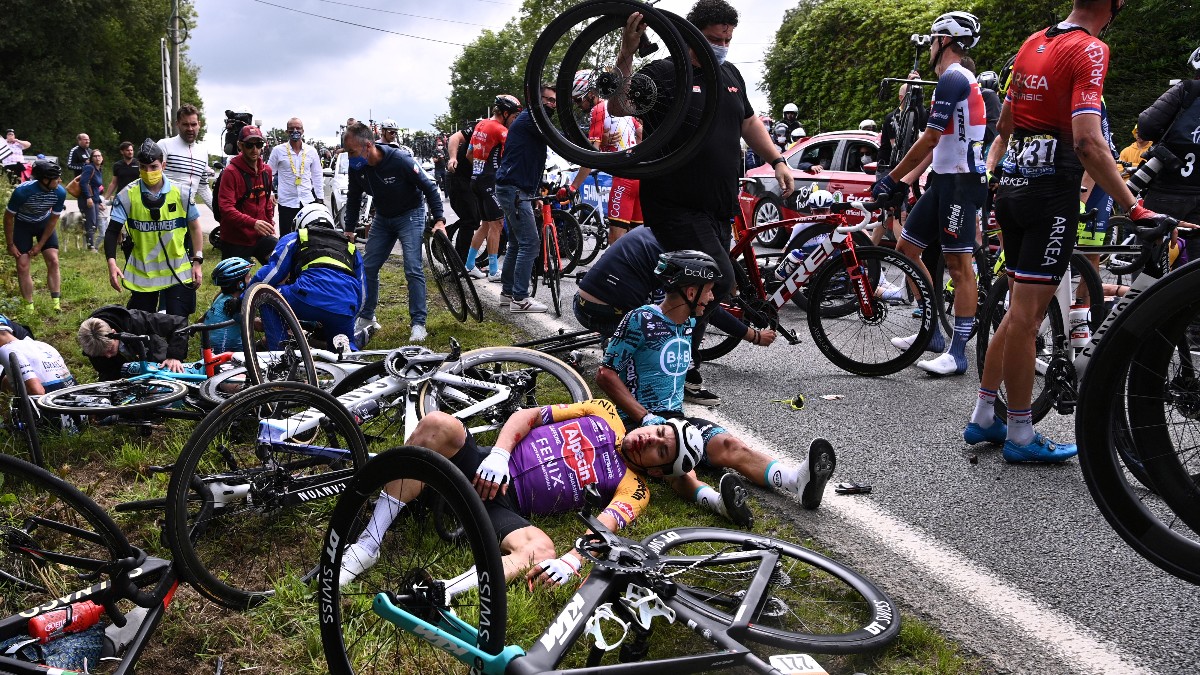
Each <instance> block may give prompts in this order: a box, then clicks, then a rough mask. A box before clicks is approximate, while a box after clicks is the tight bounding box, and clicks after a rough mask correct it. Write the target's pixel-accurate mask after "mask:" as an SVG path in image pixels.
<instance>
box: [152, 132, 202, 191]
mask: <svg viewBox="0 0 1200 675" xmlns="http://www.w3.org/2000/svg"><path fill="white" fill-rule="evenodd" d="M158 147H160V148H162V151H163V154H164V155H166V162H165V163H164V164H163V173H164V174H166V176H167V178H169V179H171V180H172V181H173V182H174V183H175V184H176V185H178V186H179V191H180V192H181V193H182V195H183V201H184V203H188V204H194V203H195V202H197V201H201V202H204V203H205V204H208V205H209V207H211V206H212V188H210V187H209V185H208V179H209V177H210V176H211V175H212V171H211V170H209V168H208V153H207V152H205V151H204V150H202V149H200V148H199V147H198V146H197V145H196V144H195V143H193V144H192V145H188V144H187V143H185V142H184V140H183V138H181V137H179V136H172V137H170V138H164V139H162V140H161V141H159V142H158Z"/></svg>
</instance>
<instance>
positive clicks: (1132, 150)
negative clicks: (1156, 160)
mask: <svg viewBox="0 0 1200 675" xmlns="http://www.w3.org/2000/svg"><path fill="white" fill-rule="evenodd" d="M1152 145H1154V143H1152V142H1151V141H1150V140H1149V139H1147V138H1144V137H1143V136H1142V135H1141V134H1140V133H1138V126H1137V125H1136V124H1135V125H1133V142H1132V143H1130V144H1129V145H1128V146H1126V147H1125V149H1124V150H1122V151H1121V157H1120V159H1119V160H1118V161H1121V162H1128V163H1129V164H1130V165H1131V166H1130V167H1129V168H1125V165H1123V164H1122V165H1120V167H1121V178H1129V174H1131V173H1133V172H1134V171H1136V170H1137V168H1138V165H1139V164H1141V163H1142V153H1143V152H1146V151H1147V150H1149V149H1150V146H1152Z"/></svg>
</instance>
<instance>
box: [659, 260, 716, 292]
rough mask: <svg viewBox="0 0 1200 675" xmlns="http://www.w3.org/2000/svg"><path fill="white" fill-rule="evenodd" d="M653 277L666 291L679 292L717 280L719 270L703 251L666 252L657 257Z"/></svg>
mask: <svg viewBox="0 0 1200 675" xmlns="http://www.w3.org/2000/svg"><path fill="white" fill-rule="evenodd" d="M654 276H656V277H658V280H659V281H661V282H662V283H663V286H664V287H666V288H667V290H680V289H684V288H688V287H690V286H703V285H705V284H710V283H713V282H715V281H717V280H719V279H720V278H721V268H720V267H718V266H717V261H715V260H713V259H712V256H710V255H709V254H707V253H705V252H704V251H668V252H666V253H663V254H661V255H659V256H658V267H656V268H654Z"/></svg>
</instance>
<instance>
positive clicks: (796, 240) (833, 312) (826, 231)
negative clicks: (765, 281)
mask: <svg viewBox="0 0 1200 675" xmlns="http://www.w3.org/2000/svg"><path fill="white" fill-rule="evenodd" d="M836 228H837V226H836V225H833V224H831V223H813V224H812V225H809V226H807V227H805V228H804V229H802V230H800V231H799V232H797V233H796V236H794V237H792V238H791V239H790V240H789V241H788V242H787V244H786V247H785V248H784V253H785V254H787V253H791V252H792V251H794V250H796V249H798V248H804V247H805V246H809V247H811V246H813V245H815V244H816V243H817V241H819V240H820V239H821V238H823V237H828V236H830V235H832V234H833V231H834V230H835V229H836ZM782 231H786V230H782ZM789 234H790V233H789ZM850 236H851V237H852V239H853V241H854V245H855V246H859V247H862V246H870V245H871V238H870V237H868V236H867V235H865V234H863V233H862V232H854V233H853V234H851V235H850ZM814 240H817V241H814ZM829 260H830V261H831V262H836V263H840V261H841V252H840V251H835V252H834V253H833V256H832V257H830V259H829ZM801 264H803V263H801ZM825 264H828V263H825ZM815 278H816V275H815V274H814V275H813V276H812V277H810V278H809V283H808V284H806V285H804V286H801V287H800V288H799V289H798V290H797V291H796V293H795V294H794V295H792V303H793V304H795V305H796V306H797V307H799V308H800V309H802V310H804V311H805V312H808V307H809V295H810V294H811V293H812V292H813V286H812V280H813V279H815ZM856 304H857V303H856V302H855V300H854V298H853V297H850V298H848V302H841V303H833V304H822V305H821V311H823V312H825V313H826V315H828V316H839V315H840V316H845V315H846V314H848V313H849V312H852V311H854V307H855V305H856Z"/></svg>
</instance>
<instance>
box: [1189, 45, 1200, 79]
mask: <svg viewBox="0 0 1200 675" xmlns="http://www.w3.org/2000/svg"><path fill="white" fill-rule="evenodd" d="M1188 63H1190V64H1191V65H1192V68H1195V69H1196V72H1197V73H1200V47H1197V48H1196V51H1194V52H1192V56H1191V58H1189V59H1188Z"/></svg>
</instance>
